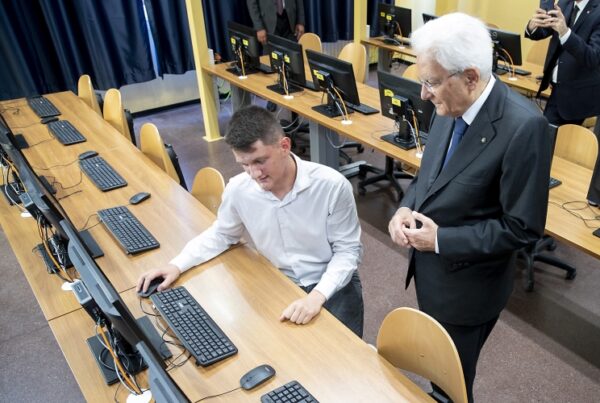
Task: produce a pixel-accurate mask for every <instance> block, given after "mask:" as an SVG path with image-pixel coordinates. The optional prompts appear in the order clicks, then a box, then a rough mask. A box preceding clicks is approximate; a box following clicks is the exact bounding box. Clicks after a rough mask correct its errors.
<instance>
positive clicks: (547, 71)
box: [525, 0, 600, 206]
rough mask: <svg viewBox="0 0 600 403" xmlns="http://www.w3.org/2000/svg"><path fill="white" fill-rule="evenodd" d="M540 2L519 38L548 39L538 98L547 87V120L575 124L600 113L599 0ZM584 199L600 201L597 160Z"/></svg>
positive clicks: (599, 166)
mask: <svg viewBox="0 0 600 403" xmlns="http://www.w3.org/2000/svg"><path fill="white" fill-rule="evenodd" d="M542 3H548V4H549V5H548V6H545V7H544V8H546V9H548V11H547V10H545V9H544V8H538V9H537V10H536V11H535V13H534V14H533V17H531V19H530V20H529V22H528V23H527V27H526V29H525V37H527V38H529V39H532V40H534V41H537V40H541V39H545V38H548V37H551V39H550V44H549V45H548V53H547V54H546V61H545V63H544V75H543V78H542V82H541V84H540V89H539V92H538V97H539V95H540V93H541V92H542V91H544V90H545V89H546V88H548V86H551V87H552V93H551V94H550V98H549V99H548V101H547V103H546V108H545V109H544V115H545V116H546V118H548V121H549V122H550V123H552V124H555V125H557V126H559V125H563V124H567V123H571V124H576V125H581V124H582V123H583V121H584V120H585V118H587V117H590V116H597V115H600V102H598V94H599V93H600V7H598V5H600V0H575V1H573V0H561V1H559V2H558V4H556V5H553V1H546V2H542ZM598 135H599V133H596V136H598ZM598 140H599V143H600V137H599V139H598ZM587 198H588V202H589V204H591V205H592V206H598V204H599V203H600V158H599V159H598V162H597V163H596V167H595V168H594V175H593V177H592V181H591V184H590V188H589V191H588V195H587Z"/></svg>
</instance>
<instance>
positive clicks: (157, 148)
mask: <svg viewBox="0 0 600 403" xmlns="http://www.w3.org/2000/svg"><path fill="white" fill-rule="evenodd" d="M140 149H141V150H142V152H143V153H144V155H146V156H147V157H148V158H150V159H151V160H152V162H154V163H155V164H156V166H158V167H159V168H160V169H162V170H163V171H165V172H166V173H167V174H169V176H170V177H171V178H173V179H174V180H175V181H176V182H177V183H181V181H180V180H179V175H177V171H176V170H175V166H173V163H172V162H171V158H170V157H169V154H168V153H167V150H166V148H165V143H164V142H163V140H162V138H161V137H160V133H159V132H158V129H157V128H156V126H155V125H154V124H153V123H144V124H143V125H142V128H141V129H140Z"/></svg>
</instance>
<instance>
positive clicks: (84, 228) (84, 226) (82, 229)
mask: <svg viewBox="0 0 600 403" xmlns="http://www.w3.org/2000/svg"><path fill="white" fill-rule="evenodd" d="M97 215H98V213H92V214H90V215H89V216H88V218H87V220H85V224H83V228H81V229H80V230H79V232H82V231H86V230H88V229H90V228H94V227H95V226H96V225H98V224H100V223H101V222H102V220H100V219H99V220H98V222H97V223H96V224H94V225H91V226H89V227H88V226H87V225H88V222H90V219H91V218H92V217H93V216H97Z"/></svg>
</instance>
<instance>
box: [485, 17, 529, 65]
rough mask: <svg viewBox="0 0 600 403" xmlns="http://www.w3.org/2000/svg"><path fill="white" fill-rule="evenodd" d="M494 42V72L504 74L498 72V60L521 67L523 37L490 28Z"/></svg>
mask: <svg viewBox="0 0 600 403" xmlns="http://www.w3.org/2000/svg"><path fill="white" fill-rule="evenodd" d="M488 29H489V31H490V36H491V37H492V42H493V43H494V52H493V58H494V60H493V70H494V72H495V73H497V74H503V72H502V71H501V70H498V69H497V67H498V60H504V61H505V62H506V64H509V65H514V66H520V65H521V64H522V63H523V61H522V60H521V35H520V34H516V33H514V32H508V31H503V30H501V29H495V28H488Z"/></svg>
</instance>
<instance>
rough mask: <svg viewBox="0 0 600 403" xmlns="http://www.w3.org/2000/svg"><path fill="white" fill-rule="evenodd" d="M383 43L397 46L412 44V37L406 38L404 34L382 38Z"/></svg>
mask: <svg viewBox="0 0 600 403" xmlns="http://www.w3.org/2000/svg"><path fill="white" fill-rule="evenodd" d="M381 40H382V41H383V43H385V44H387V45H396V46H405V45H408V46H410V38H405V37H403V36H396V37H394V38H387V37H385V38H383V39H381Z"/></svg>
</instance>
